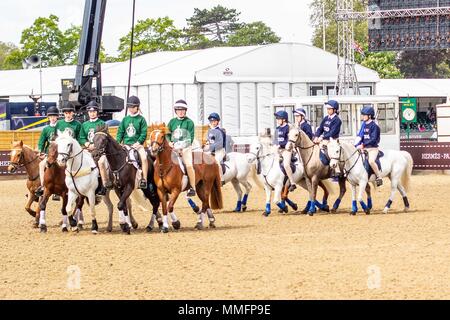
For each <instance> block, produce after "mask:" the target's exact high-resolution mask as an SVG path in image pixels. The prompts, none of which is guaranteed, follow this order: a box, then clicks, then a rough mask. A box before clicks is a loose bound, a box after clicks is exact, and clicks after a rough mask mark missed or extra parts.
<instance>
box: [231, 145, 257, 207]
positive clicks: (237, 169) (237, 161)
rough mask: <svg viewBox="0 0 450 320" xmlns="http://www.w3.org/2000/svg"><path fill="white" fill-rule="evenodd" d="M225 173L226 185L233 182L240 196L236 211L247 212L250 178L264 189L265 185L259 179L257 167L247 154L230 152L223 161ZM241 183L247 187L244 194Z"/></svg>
mask: <svg viewBox="0 0 450 320" xmlns="http://www.w3.org/2000/svg"><path fill="white" fill-rule="evenodd" d="M223 166H224V167H225V173H224V174H223V177H222V179H223V181H224V185H225V184H227V183H229V182H231V184H232V185H233V188H234V190H235V191H236V194H237V196H238V199H237V202H236V208H235V209H234V212H241V211H242V212H245V211H246V210H247V201H248V196H249V193H250V191H251V189H252V185H251V184H250V183H249V182H248V180H249V178H250V179H252V180H253V182H254V183H255V184H256V186H257V187H258V188H261V189H263V188H264V185H263V184H262V183H261V181H260V180H259V179H258V176H257V173H256V167H255V165H254V164H252V163H249V161H248V159H247V155H246V154H245V153H241V152H230V153H228V154H227V156H226V159H225V161H224V163H223ZM241 185H242V186H243V187H244V189H245V193H244V195H243V196H242V194H243V193H242V189H241Z"/></svg>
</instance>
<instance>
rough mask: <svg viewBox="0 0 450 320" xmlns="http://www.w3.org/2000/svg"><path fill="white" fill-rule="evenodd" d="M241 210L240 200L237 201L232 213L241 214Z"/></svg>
mask: <svg viewBox="0 0 450 320" xmlns="http://www.w3.org/2000/svg"><path fill="white" fill-rule="evenodd" d="M241 209H242V202H241V200H238V202H237V203H236V209H234V211H236V212H241Z"/></svg>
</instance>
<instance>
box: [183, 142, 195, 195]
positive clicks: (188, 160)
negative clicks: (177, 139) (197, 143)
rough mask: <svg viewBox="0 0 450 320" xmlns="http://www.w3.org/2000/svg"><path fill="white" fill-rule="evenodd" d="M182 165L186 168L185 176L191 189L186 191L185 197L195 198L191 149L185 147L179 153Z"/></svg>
mask: <svg viewBox="0 0 450 320" xmlns="http://www.w3.org/2000/svg"><path fill="white" fill-rule="evenodd" d="M181 155H182V159H183V162H184V165H185V166H186V171H187V175H188V177H189V183H190V185H191V189H189V190H188V193H187V195H188V196H189V197H192V196H195V170H194V166H193V163H192V148H191V147H186V148H184V149H183V150H182V152H181Z"/></svg>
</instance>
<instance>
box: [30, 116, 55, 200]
mask: <svg viewBox="0 0 450 320" xmlns="http://www.w3.org/2000/svg"><path fill="white" fill-rule="evenodd" d="M58 116H59V111H58V108H57V107H49V108H48V109H47V117H48V120H49V122H50V123H49V124H48V125H47V126H45V127H44V129H43V130H42V132H41V136H40V137H39V142H38V151H39V153H40V154H41V155H43V156H44V157H43V159H42V161H41V162H40V163H39V178H40V181H41V185H40V186H39V187H38V188H37V189H36V191H35V193H36V195H37V196H41V195H42V192H43V191H44V187H43V186H44V172H45V166H46V164H47V161H46V160H47V153H48V147H49V146H50V143H51V142H52V141H53V139H54V138H55V136H56V122H57V121H58Z"/></svg>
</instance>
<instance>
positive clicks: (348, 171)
mask: <svg viewBox="0 0 450 320" xmlns="http://www.w3.org/2000/svg"><path fill="white" fill-rule="evenodd" d="M356 153H358V157H357V158H356V160H355V162H354V163H353V165H352V166H351V167H350V169H348V170H347V169H345V163H346V162H347V161H349V160H350V159H351V158H353V156H354V155H355V154H356ZM341 155H342V146H341V145H340V146H339V157H338V158H330V159H332V160H337V161H338V162H339V163H343V164H344V169H345V175H346V176H348V174H349V173H350V171H352V169H353V168H354V167H355V166H356V164H357V163H358V160H359V158H361V157H362V154H361V152H359V150H358V149H356V150H355V151H354V152H353V153H352V154H351V155H350V156H349V157H348V158H347V159H345V160H341ZM361 159H362V158H361Z"/></svg>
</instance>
